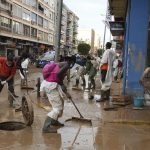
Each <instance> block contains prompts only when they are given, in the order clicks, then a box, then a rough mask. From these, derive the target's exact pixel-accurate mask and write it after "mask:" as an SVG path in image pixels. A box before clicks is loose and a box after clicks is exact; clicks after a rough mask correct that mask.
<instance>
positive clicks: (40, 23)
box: [38, 16, 43, 27]
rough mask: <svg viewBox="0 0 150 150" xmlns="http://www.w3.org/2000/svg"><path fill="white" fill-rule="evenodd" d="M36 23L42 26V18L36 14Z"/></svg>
mask: <svg viewBox="0 0 150 150" xmlns="http://www.w3.org/2000/svg"><path fill="white" fill-rule="evenodd" d="M38 25H39V26H41V27H43V18H42V17H40V16H38Z"/></svg>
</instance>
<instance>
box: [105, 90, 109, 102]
mask: <svg viewBox="0 0 150 150" xmlns="http://www.w3.org/2000/svg"><path fill="white" fill-rule="evenodd" d="M105 94H106V96H105V97H106V100H109V97H110V89H109V90H107V91H106V92H105Z"/></svg>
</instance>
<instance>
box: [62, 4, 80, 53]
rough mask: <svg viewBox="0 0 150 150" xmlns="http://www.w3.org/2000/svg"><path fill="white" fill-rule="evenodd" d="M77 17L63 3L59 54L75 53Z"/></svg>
mask: <svg viewBox="0 0 150 150" xmlns="http://www.w3.org/2000/svg"><path fill="white" fill-rule="evenodd" d="M78 20H79V18H78V17H77V16H76V15H75V13H74V12H72V11H71V10H70V9H69V8H68V7H67V6H66V5H65V4H63V10H62V21H61V54H62V55H69V54H75V53H77V44H78V42H77V34H78Z"/></svg>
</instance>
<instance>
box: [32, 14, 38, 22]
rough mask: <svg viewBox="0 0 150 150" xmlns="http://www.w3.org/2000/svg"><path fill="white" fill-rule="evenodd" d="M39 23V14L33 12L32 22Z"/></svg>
mask: <svg viewBox="0 0 150 150" xmlns="http://www.w3.org/2000/svg"><path fill="white" fill-rule="evenodd" d="M32 22H33V23H37V15H36V14H35V13H31V23H32Z"/></svg>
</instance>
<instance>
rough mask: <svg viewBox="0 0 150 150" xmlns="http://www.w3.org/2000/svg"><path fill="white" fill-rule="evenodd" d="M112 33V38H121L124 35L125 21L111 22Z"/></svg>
mask: <svg viewBox="0 0 150 150" xmlns="http://www.w3.org/2000/svg"><path fill="white" fill-rule="evenodd" d="M109 25H110V32H111V34H112V36H120V35H123V34H124V22H123V21H110V22H109Z"/></svg>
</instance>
